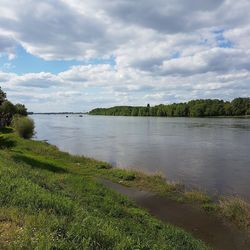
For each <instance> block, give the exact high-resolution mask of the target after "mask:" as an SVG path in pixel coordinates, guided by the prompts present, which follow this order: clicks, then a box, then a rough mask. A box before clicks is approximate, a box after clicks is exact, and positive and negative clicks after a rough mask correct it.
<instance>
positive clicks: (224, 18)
mask: <svg viewBox="0 0 250 250" xmlns="http://www.w3.org/2000/svg"><path fill="white" fill-rule="evenodd" d="M249 13H250V1H249V0H237V1H235V0H137V1H135V0H108V1H103V0H84V1H82V0H43V1H37V0H12V1H10V0H0V86H1V87H2V89H3V90H4V91H5V92H7V94H8V98H9V99H10V100H11V101H13V102H15V103H17V102H21V103H25V104H26V106H27V107H28V108H29V110H30V111H35V112H37V111H41V112H46V111H88V110H90V109H91V108H94V107H100V106H101V107H108V106H112V105H126V104H129V105H146V104H147V103H150V104H151V105H154V104H159V103H172V102H181V101H187V100H190V99H195V98H220V99H225V100H231V99H233V98H234V97H238V96H250V15H249Z"/></svg>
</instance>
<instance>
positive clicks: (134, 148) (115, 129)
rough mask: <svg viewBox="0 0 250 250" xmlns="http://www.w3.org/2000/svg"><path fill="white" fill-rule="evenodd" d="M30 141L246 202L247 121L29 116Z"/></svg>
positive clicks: (249, 178) (249, 195) (249, 187)
mask: <svg viewBox="0 0 250 250" xmlns="http://www.w3.org/2000/svg"><path fill="white" fill-rule="evenodd" d="M32 118H33V119H34V121H35V124H36V139H38V140H48V142H49V143H51V144H54V145H56V146H58V147H59V148H60V149H61V150H63V151H67V152H69V153H72V154H78V155H85V156H89V157H93V158H96V159H99V160H103V161H107V162H109V163H111V164H112V165H113V166H116V167H122V168H132V169H137V170H143V171H146V172H150V173H159V172H160V173H162V174H164V175H165V176H166V177H167V179H168V180H169V181H173V182H180V183H183V184H185V185H187V186H188V187H190V188H193V187H196V188H197V187H198V188H200V189H201V190H204V191H207V192H209V193H216V194H224V195H232V194H238V195H240V196H242V197H244V198H245V199H247V200H250V119H236V118H161V117H114V116H88V115H84V116H83V117H79V116H78V115H69V117H68V118H66V116H65V115H32Z"/></svg>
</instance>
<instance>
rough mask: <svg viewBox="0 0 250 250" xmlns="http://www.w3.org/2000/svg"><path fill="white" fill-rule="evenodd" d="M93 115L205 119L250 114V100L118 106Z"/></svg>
mask: <svg viewBox="0 0 250 250" xmlns="http://www.w3.org/2000/svg"><path fill="white" fill-rule="evenodd" d="M89 114H93V115H126V116H164V117H166V116H169V117H172V116H175V117H205V116H230V115H247V114H250V98H236V99H234V100H233V101H232V102H224V101H223V100H218V99H213V100H212V99H198V100H192V101H189V102H187V103H173V104H169V105H164V104H160V105H157V106H154V107H150V104H147V106H146V107H131V106H117V107H112V108H107V109H93V110H92V111H90V112H89Z"/></svg>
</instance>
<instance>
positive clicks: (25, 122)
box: [13, 116, 35, 139]
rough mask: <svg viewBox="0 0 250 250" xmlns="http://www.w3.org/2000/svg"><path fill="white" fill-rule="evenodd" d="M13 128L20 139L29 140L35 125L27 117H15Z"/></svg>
mask: <svg viewBox="0 0 250 250" xmlns="http://www.w3.org/2000/svg"><path fill="white" fill-rule="evenodd" d="M13 128H14V129H15V131H16V133H17V134H18V135H19V136H20V137H22V138H24V139H30V138H31V137H32V136H33V135H34V128H35V124H34V121H33V120H32V119H30V118H29V117H25V116H15V117H14V118H13Z"/></svg>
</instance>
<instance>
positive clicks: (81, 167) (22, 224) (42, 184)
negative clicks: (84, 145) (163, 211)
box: [0, 129, 207, 250]
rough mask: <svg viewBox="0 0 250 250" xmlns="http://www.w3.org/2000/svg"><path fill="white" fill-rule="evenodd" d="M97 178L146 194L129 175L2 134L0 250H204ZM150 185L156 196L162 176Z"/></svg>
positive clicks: (131, 174) (137, 180)
mask: <svg viewBox="0 0 250 250" xmlns="http://www.w3.org/2000/svg"><path fill="white" fill-rule="evenodd" d="M99 176H106V177H109V178H110V179H115V180H122V181H124V182H129V181H130V182H134V183H137V184H138V185H145V186H148V188H149V187H150V185H149V184H147V182H148V183H149V182H150V180H149V179H147V178H146V177H143V178H141V179H140V178H138V176H136V173H132V172H130V171H125V170H119V169H117V170H115V169H109V166H108V165H107V164H106V163H102V162H98V161H96V160H93V159H89V158H85V157H77V156H71V155H69V154H67V153H63V152H60V151H59V150H58V149H57V148H56V147H54V146H51V145H48V144H47V143H45V142H37V141H31V140H23V139H20V138H18V137H17V136H16V135H15V134H14V133H11V131H10V129H5V130H3V131H2V132H1V133H0V204H1V206H0V249H150V250H151V249H157V250H158V249H181V250H183V249H207V247H206V246H205V245H204V244H203V243H202V242H201V241H198V240H195V239H194V238H193V237H192V236H191V235H190V234H188V233H186V232H185V231H183V230H181V229H178V228H175V227H174V226H171V225H167V224H164V223H162V222H160V221H159V220H157V219H155V218H153V217H152V216H150V215H149V214H148V213H147V212H146V211H144V210H142V209H140V208H138V207H137V206H136V205H135V204H134V203H133V202H131V201H130V200H128V199H127V198H126V197H124V196H122V195H119V194H117V193H116V192H114V191H112V190H109V189H108V188H105V187H104V186H103V185H101V184H100V183H99V182H98V181H97V177H99ZM152 178H154V179H155V183H160V184H159V186H158V187H157V186H156V187H155V188H156V189H160V190H162V188H163V187H162V184H161V182H159V181H158V179H161V177H160V176H155V177H152ZM157 178H158V179H157ZM139 179H140V181H139ZM143 179H144V183H143V181H142V180H143ZM135 180H136V181H135ZM151 183H153V182H151ZM172 188H173V187H172V186H171V185H169V186H168V185H165V187H164V189H166V191H167V189H170V190H171V189H172Z"/></svg>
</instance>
